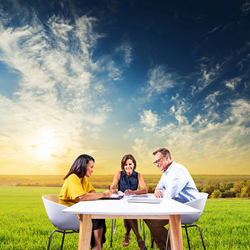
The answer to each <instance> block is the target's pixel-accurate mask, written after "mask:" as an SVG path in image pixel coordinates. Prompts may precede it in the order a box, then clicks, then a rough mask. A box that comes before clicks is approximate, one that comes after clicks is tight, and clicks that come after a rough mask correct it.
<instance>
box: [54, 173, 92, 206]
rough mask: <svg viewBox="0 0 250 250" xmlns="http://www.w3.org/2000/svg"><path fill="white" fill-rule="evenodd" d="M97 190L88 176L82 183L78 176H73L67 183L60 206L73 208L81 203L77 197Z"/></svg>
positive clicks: (65, 183)
mask: <svg viewBox="0 0 250 250" xmlns="http://www.w3.org/2000/svg"><path fill="white" fill-rule="evenodd" d="M93 190H95V188H94V187H93V186H92V185H91V184H90V183H89V181H88V179H87V177H86V176H84V178H83V181H82V183H81V181H80V178H79V177H78V176H77V175H76V174H71V175H70V176H69V177H68V178H67V179H66V180H65V181H64V184H63V186H62V189H61V193H60V195H59V204H62V205H64V206H68V207H69V206H72V205H74V204H75V203H77V202H79V199H78V198H77V197H79V196H82V195H84V194H86V193H89V192H90V191H93Z"/></svg>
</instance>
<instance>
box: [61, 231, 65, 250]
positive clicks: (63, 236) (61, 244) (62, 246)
mask: <svg viewBox="0 0 250 250" xmlns="http://www.w3.org/2000/svg"><path fill="white" fill-rule="evenodd" d="M64 237H65V231H63V237H62V244H61V250H62V249H63V242H64Z"/></svg>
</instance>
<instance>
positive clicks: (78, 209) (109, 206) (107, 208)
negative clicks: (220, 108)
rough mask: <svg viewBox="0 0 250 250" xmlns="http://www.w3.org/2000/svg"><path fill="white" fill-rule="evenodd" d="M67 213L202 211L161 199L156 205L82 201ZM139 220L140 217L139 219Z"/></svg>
mask: <svg viewBox="0 0 250 250" xmlns="http://www.w3.org/2000/svg"><path fill="white" fill-rule="evenodd" d="M158 199H159V198H158ZM63 212H65V213H74V214H92V215H95V214H96V215H114V216H115V215H123V216H124V215H125V216H126V215H140V216H143V215H176V214H178V215H182V214H195V213H199V212H200V211H199V210H197V209H195V208H192V207H189V206H187V205H184V204H182V203H180V202H177V201H175V200H172V199H161V202H160V203H159V204H155V203H130V202H128V201H127V198H123V199H121V200H95V201H81V202H78V203H76V204H75V205H73V206H70V207H68V208H66V209H64V210H63ZM138 218H139V217H138Z"/></svg>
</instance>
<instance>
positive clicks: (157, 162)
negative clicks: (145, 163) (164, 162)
mask: <svg viewBox="0 0 250 250" xmlns="http://www.w3.org/2000/svg"><path fill="white" fill-rule="evenodd" d="M164 157H165V156H162V157H161V158H160V159H158V160H157V161H155V162H153V164H155V165H157V164H159V163H160V161H161V159H162V158H164Z"/></svg>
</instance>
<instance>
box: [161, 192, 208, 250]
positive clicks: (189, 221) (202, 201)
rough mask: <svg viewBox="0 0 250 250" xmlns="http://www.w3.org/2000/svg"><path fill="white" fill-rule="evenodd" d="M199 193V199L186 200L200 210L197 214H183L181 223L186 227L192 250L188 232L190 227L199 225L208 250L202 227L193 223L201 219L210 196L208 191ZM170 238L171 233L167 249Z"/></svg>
mask: <svg viewBox="0 0 250 250" xmlns="http://www.w3.org/2000/svg"><path fill="white" fill-rule="evenodd" d="M199 194H200V198H199V199H197V200H195V201H190V202H186V203H185V205H188V206H190V207H193V208H196V209H198V210H200V212H199V213H197V214H189V215H181V224H182V225H183V226H182V228H185V230H186V235H187V242H188V248H189V250H190V243H189V237H188V232H187V228H188V227H197V228H198V229H199V231H200V236H201V239H202V243H203V247H204V249H205V250H206V246H205V242H204V239H203V236H202V231H201V228H200V227H199V226H198V225H196V224H193V223H195V222H197V221H198V220H199V218H200V217H201V215H202V212H203V210H204V207H205V205H206V201H207V197H208V194H207V193H199ZM168 239H169V233H168V236H167V242H166V249H167V245H168Z"/></svg>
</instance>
